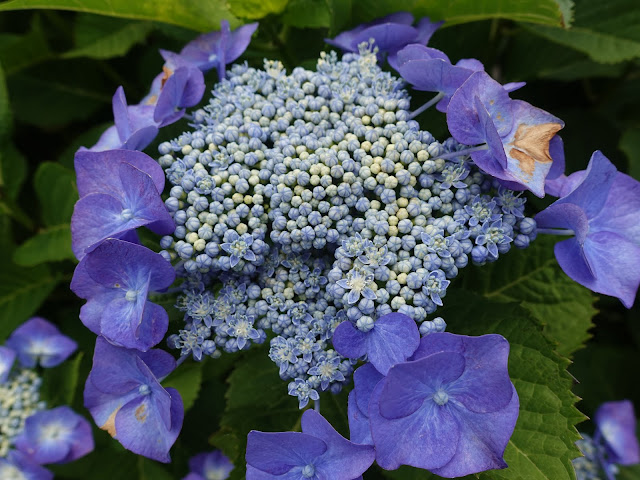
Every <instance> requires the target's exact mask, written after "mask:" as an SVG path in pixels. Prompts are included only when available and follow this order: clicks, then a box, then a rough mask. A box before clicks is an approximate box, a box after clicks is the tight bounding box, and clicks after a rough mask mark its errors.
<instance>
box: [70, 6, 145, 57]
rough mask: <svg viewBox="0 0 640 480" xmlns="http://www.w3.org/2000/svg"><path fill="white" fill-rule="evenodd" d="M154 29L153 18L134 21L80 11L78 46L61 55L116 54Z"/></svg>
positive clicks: (77, 29)
mask: <svg viewBox="0 0 640 480" xmlns="http://www.w3.org/2000/svg"><path fill="white" fill-rule="evenodd" d="M152 29H153V24H152V23H151V22H131V21H126V20H122V19H119V18H110V17H102V16H99V15H79V16H78V17H77V19H76V22H75V32H74V33H75V48H74V49H73V50H70V51H68V52H65V53H64V54H63V55H62V58H75V57H89V58H100V59H102V58H113V57H121V56H122V55H124V54H126V53H127V52H128V51H129V49H130V48H131V47H133V46H134V45H135V44H137V43H140V42H142V41H143V40H144V39H145V38H146V37H147V35H149V33H150V32H151V30H152Z"/></svg>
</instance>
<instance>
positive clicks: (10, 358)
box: [0, 346, 16, 384]
mask: <svg viewBox="0 0 640 480" xmlns="http://www.w3.org/2000/svg"><path fill="white" fill-rule="evenodd" d="M15 360H16V352H15V351H13V350H12V349H11V348H8V347H3V346H0V384H3V383H4V382H6V381H7V378H9V374H10V373H11V368H12V367H13V363H14V362H15Z"/></svg>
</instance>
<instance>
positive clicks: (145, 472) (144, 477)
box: [138, 456, 173, 480]
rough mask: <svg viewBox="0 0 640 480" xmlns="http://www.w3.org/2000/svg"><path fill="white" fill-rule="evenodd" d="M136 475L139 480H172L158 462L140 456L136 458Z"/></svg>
mask: <svg viewBox="0 0 640 480" xmlns="http://www.w3.org/2000/svg"><path fill="white" fill-rule="evenodd" d="M138 475H139V476H138V479H139V480H173V476H172V475H171V474H170V473H169V472H167V471H166V470H165V469H164V468H163V467H161V466H160V464H159V463H158V462H154V461H153V460H149V459H148V458H144V457H142V456H139V457H138Z"/></svg>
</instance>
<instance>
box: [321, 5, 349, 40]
mask: <svg viewBox="0 0 640 480" xmlns="http://www.w3.org/2000/svg"><path fill="white" fill-rule="evenodd" d="M325 3H326V4H327V8H328V10H329V15H330V18H331V20H330V27H329V32H328V36H329V37H335V36H336V35H337V34H338V33H340V32H341V31H342V30H345V29H346V28H348V26H349V25H351V23H352V15H351V12H352V10H353V0H325Z"/></svg>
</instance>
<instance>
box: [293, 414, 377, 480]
mask: <svg viewBox="0 0 640 480" xmlns="http://www.w3.org/2000/svg"><path fill="white" fill-rule="evenodd" d="M302 432H303V433H308V434H310V435H313V436H314V437H316V438H318V439H320V440H322V441H324V442H325V444H326V445H327V451H326V452H324V453H323V454H322V456H321V457H320V458H319V459H318V460H317V462H316V465H315V467H316V475H318V477H320V478H335V479H338V478H344V479H353V478H356V477H358V476H360V475H362V474H363V473H364V472H365V471H367V469H368V468H369V467H370V466H371V464H372V463H373V460H374V457H375V454H374V451H373V447H372V446H370V445H356V444H354V443H352V442H350V441H349V440H347V439H346V438H344V437H343V436H342V435H340V434H339V433H338V432H336V430H335V429H334V428H333V427H332V426H331V424H330V423H329V422H327V421H326V420H325V418H324V417H323V416H322V415H320V414H319V413H318V412H316V411H315V410H306V411H305V412H304V413H303V414H302Z"/></svg>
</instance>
